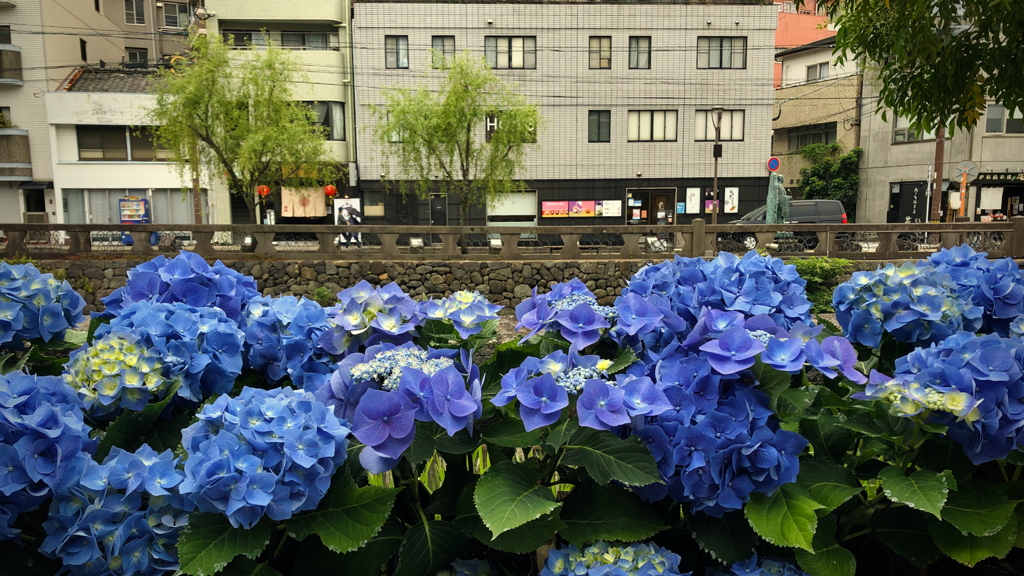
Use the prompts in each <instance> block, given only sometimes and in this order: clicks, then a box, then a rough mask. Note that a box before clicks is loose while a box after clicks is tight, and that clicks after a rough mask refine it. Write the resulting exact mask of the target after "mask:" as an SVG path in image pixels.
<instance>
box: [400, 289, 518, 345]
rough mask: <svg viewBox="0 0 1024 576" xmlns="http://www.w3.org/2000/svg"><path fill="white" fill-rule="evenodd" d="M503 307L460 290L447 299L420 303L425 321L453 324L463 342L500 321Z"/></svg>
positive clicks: (476, 294)
mask: <svg viewBox="0 0 1024 576" xmlns="http://www.w3.org/2000/svg"><path fill="white" fill-rule="evenodd" d="M499 310H501V306H499V305H497V304H491V303H490V302H488V300H487V298H484V297H483V296H481V295H480V293H479V292H470V291H469V290H460V291H458V292H456V293H454V294H452V295H451V296H449V297H447V298H441V299H439V300H425V301H423V302H420V305H419V313H420V316H422V317H423V319H424V320H440V321H445V322H451V323H452V324H453V325H454V326H455V330H456V331H457V332H458V333H459V336H461V337H462V339H463V340H465V339H467V338H469V337H470V336H472V335H474V334H479V333H480V332H482V331H483V329H484V323H486V322H489V321H491V320H497V319H498V311H499Z"/></svg>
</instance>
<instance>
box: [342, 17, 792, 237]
mask: <svg viewBox="0 0 1024 576" xmlns="http://www.w3.org/2000/svg"><path fill="white" fill-rule="evenodd" d="M777 22H778V10H777V9H776V8H775V7H774V6H772V5H770V4H769V5H752V4H749V3H747V4H730V3H708V4H689V3H671V2H669V3H657V4H633V3H629V4H619V3H615V4H598V3H542V2H524V3H516V4H508V3H495V2H473V3H459V2H436V3H429V4H419V3H406V2H377V1H373V2H359V3H357V4H355V8H354V18H353V22H352V37H353V46H354V53H355V58H354V64H355V72H356V77H355V92H356V102H357V104H358V108H357V111H356V122H357V126H358V134H359V140H358V145H359V169H360V170H359V173H360V190H361V193H362V198H361V199H362V203H363V206H364V215H365V216H366V218H364V222H367V223H391V224H417V225H426V224H434V225H445V224H448V223H449V222H450V223H452V224H456V223H458V212H457V206H458V199H457V198H453V197H440V196H438V197H434V198H431V199H429V200H424V199H418V198H403V197H402V196H400V195H399V194H396V193H393V192H389V191H388V188H387V186H386V184H385V183H384V182H382V181H381V177H380V175H381V174H383V173H385V172H386V170H385V169H384V168H385V167H384V166H383V165H382V151H381V149H380V146H379V145H378V144H377V143H375V142H374V141H373V139H372V137H371V136H370V134H371V130H372V126H373V116H372V114H371V113H370V105H371V104H372V105H377V106H382V105H384V104H385V98H384V93H385V91H386V90H388V89H390V88H392V87H408V88H416V87H419V86H427V87H428V88H430V89H435V90H436V89H437V88H438V86H439V83H440V80H441V78H442V77H443V75H444V73H445V72H444V70H438V69H434V68H432V58H431V51H430V50H431V48H434V47H437V48H438V49H440V50H441V51H442V52H444V53H454V52H456V51H458V52H461V51H464V50H468V51H469V52H470V53H471V54H472V55H474V56H476V57H479V58H486V60H487V61H488V63H489V64H490V65H491V67H492V68H493V69H494V70H495V72H496V73H497V74H498V75H499V76H500V77H501V78H502V79H503V80H505V81H506V82H508V83H510V84H512V85H513V86H514V90H516V91H517V92H519V93H521V94H523V95H524V96H526V98H527V99H528V100H529V101H530V102H533V103H535V104H537V105H538V107H539V110H540V113H541V116H542V117H543V125H542V127H541V128H540V129H539V130H538V134H537V147H536V149H533V150H530V151H529V152H528V153H527V157H526V170H525V172H524V173H523V174H522V175H521V177H522V178H523V179H524V180H526V181H527V186H528V188H529V190H530V191H529V192H527V193H526V194H524V195H522V196H521V197H518V198H515V199H514V200H513V201H511V202H506V203H503V204H502V205H501V206H489V207H487V209H486V210H483V209H480V210H475V211H473V212H471V214H470V222H469V224H472V225H480V224H485V223H487V224H497V223H500V222H510V221H513V222H518V223H520V224H523V223H525V224H529V223H536V224H538V225H574V224H575V225H584V226H599V225H616V224H624V223H633V224H658V223H662V224H686V223H688V222H690V221H691V220H693V219H694V218H697V217H700V218H705V219H710V217H711V214H710V213H709V208H708V207H707V205H706V202H707V201H708V200H709V199H710V196H709V193H710V190H711V187H712V175H713V171H714V157H713V148H714V140H715V127H714V117H715V115H714V114H713V113H712V110H713V109H715V108H719V107H720V108H723V109H724V112H723V115H722V120H721V124H720V129H721V137H720V140H721V145H722V156H721V159H720V160H719V166H718V174H719V190H720V191H721V193H722V194H721V204H720V214H719V218H720V221H728V220H731V219H734V218H738V217H740V216H742V215H743V214H744V213H746V212H748V211H750V210H753V209H754V208H756V207H759V206H762V205H763V204H764V201H765V198H766V195H767V185H768V172H767V169H766V162H767V160H768V158H769V156H770V154H771V118H772V116H771V114H772V105H773V102H774V95H773V90H772V75H773V57H774V53H775V27H776V24H777ZM487 129H488V127H487V126H484V125H481V126H480V127H479V140H480V141H483V139H484V138H485V131H486V130H487ZM387 145H389V146H401V143H393V144H387Z"/></svg>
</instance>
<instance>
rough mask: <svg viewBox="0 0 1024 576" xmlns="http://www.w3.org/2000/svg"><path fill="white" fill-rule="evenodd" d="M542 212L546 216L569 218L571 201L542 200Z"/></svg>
mask: <svg viewBox="0 0 1024 576" xmlns="http://www.w3.org/2000/svg"><path fill="white" fill-rule="evenodd" d="M540 213H541V216H542V217H544V218H567V217H568V216H569V203H568V202H541V210H540Z"/></svg>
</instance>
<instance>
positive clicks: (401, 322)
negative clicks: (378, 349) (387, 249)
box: [317, 280, 423, 356]
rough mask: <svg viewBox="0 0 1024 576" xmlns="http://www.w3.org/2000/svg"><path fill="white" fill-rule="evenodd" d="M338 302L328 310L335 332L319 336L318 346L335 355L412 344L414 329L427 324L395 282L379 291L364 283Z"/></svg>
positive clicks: (340, 294) (350, 289)
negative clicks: (388, 345)
mask: <svg viewBox="0 0 1024 576" xmlns="http://www.w3.org/2000/svg"><path fill="white" fill-rule="evenodd" d="M338 300H339V301H338V303H337V304H335V305H334V306H332V307H331V308H328V309H327V316H328V322H329V324H330V327H331V329H329V330H327V331H325V332H323V333H322V334H320V335H319V336H318V337H317V345H318V346H319V347H320V348H322V349H323V350H324V351H326V352H328V353H330V354H333V355H335V356H344V355H345V354H349V353H353V352H358V351H360V350H362V349H363V348H365V347H367V346H373V345H375V344H381V343H385V342H386V343H391V344H404V343H406V342H410V341H411V340H412V330H413V329H415V328H416V327H417V326H420V325H421V324H422V323H423V317H422V316H421V315H420V312H419V309H418V308H417V305H416V302H415V301H414V300H413V299H412V298H410V297H409V295H408V294H406V293H405V292H402V289H401V288H399V287H398V285H397V284H395V283H391V284H386V285H384V286H382V287H380V288H375V287H374V286H373V285H372V284H370V283H369V282H367V281H366V280H360V281H359V282H358V283H357V284H356V285H355V286H352V287H351V288H346V289H345V290H342V291H341V292H339V293H338ZM378 316H382V317H381V318H380V320H378Z"/></svg>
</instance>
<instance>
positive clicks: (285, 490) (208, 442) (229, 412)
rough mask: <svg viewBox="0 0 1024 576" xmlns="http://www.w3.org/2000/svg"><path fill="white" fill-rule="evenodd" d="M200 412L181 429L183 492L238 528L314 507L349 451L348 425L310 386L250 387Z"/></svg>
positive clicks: (215, 402)
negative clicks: (270, 388)
mask: <svg viewBox="0 0 1024 576" xmlns="http://www.w3.org/2000/svg"><path fill="white" fill-rule="evenodd" d="M197 417H198V418H199V421H198V422H196V423H195V424H193V425H191V426H189V427H188V428H186V429H185V430H183V431H182V445H183V446H184V447H185V451H186V453H187V454H188V458H187V460H186V462H185V479H184V480H183V481H182V483H181V484H180V485H179V492H180V493H181V494H182V495H183V496H185V497H186V498H187V499H188V500H189V501H190V502H192V503H194V504H195V506H196V507H197V508H198V509H199V511H200V512H216V513H220V514H224V515H225V516H226V517H227V518H228V520H230V521H231V525H232V526H235V527H238V526H241V527H243V528H252V526H253V525H255V524H256V522H258V521H259V519H260V518H262V517H263V515H264V514H266V515H267V516H269V517H270V518H271V519H273V520H286V519H288V518H291V516H292V515H293V514H295V513H297V512H302V511H304V510H313V509H315V508H316V506H317V504H319V503H320V500H321V499H322V498H323V496H324V494H325V493H326V492H327V488H328V487H329V486H330V483H331V476H333V475H334V472H335V471H336V470H337V469H338V467H339V466H341V465H342V464H343V463H344V462H345V457H346V455H347V454H346V449H347V448H348V443H349V440H348V435H349V428H348V425H347V423H346V422H345V421H343V420H338V418H337V417H336V416H335V415H334V413H333V412H332V411H331V410H330V409H329V408H328V407H327V406H325V405H324V404H322V403H321V402H318V401H317V400H316V398H314V396H313V395H312V394H311V393H309V392H303V391H300V390H294V389H291V388H277V389H274V390H259V389H254V388H248V387H246V388H243V389H242V392H241V394H239V395H238V397H237V398H232V397H230V396H227V395H224V396H221V397H219V398H217V400H215V401H214V402H213V403H211V404H207V405H206V406H204V407H203V409H202V410H201V411H200V412H199V414H198V415H197Z"/></svg>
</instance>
